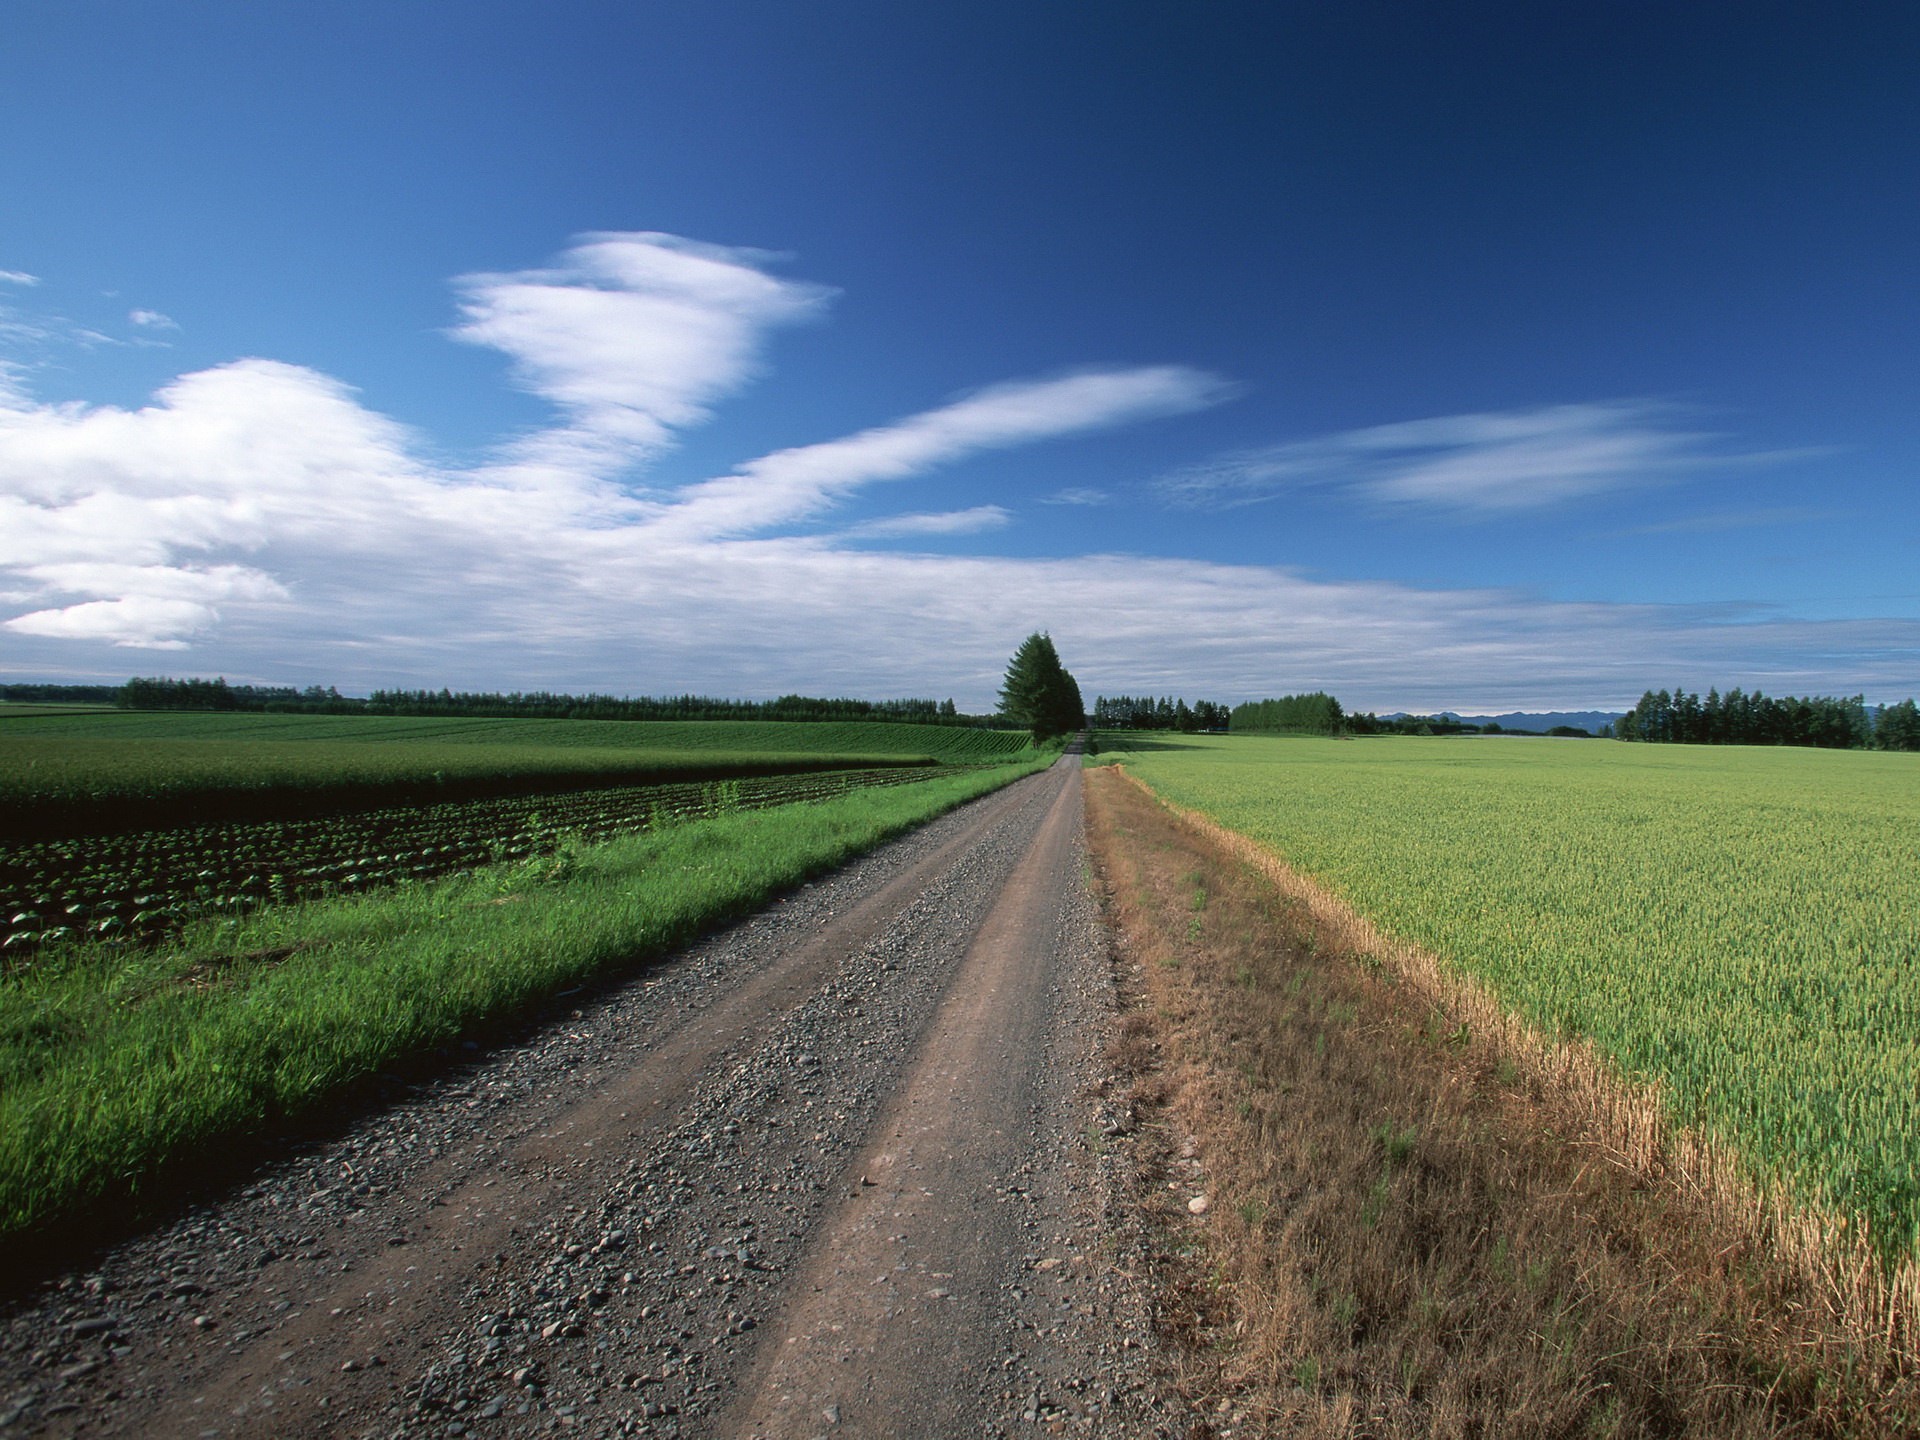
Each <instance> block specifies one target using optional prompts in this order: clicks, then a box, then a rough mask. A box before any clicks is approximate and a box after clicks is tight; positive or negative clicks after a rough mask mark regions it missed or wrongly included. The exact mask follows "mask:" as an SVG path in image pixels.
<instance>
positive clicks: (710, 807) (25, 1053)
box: [0, 714, 1055, 1240]
mask: <svg viewBox="0 0 1920 1440" xmlns="http://www.w3.org/2000/svg"><path fill="white" fill-rule="evenodd" d="M239 719H240V723H239V725H237V726H236V725H235V724H234V721H235V717H231V716H198V715H188V716H138V715H136V716H118V715H110V714H107V715H98V716H87V717H80V724H81V726H82V727H84V728H85V729H87V730H89V731H91V732H93V733H81V731H80V730H79V729H75V730H72V731H69V730H67V729H64V728H62V727H64V726H65V725H66V724H67V723H68V722H67V721H66V720H55V721H52V722H49V724H50V727H51V728H53V730H54V731H55V733H53V734H26V733H23V732H15V731H13V730H4V731H0V765H4V767H5V775H6V784H7V787H8V788H7V796H8V799H9V801H10V802H12V803H14V805H15V807H16V808H15V810H14V812H13V816H14V818H15V820H16V821H17V822H21V825H23V826H26V827H29V828H30V823H31V821H32V819H33V817H34V816H35V814H36V799H35V796H36V786H39V787H41V788H40V790H39V791H38V792H37V793H39V794H42V795H44V794H46V793H49V792H53V793H58V794H61V795H67V796H74V795H78V796H80V797H81V798H83V799H90V800H93V801H96V802H99V803H101V804H102V805H103V807H104V808H103V813H105V814H107V815H109V816H111V815H113V814H116V813H119V807H121V806H123V805H124V806H125V807H126V808H127V809H130V810H132V811H133V812H134V813H135V814H137V815H140V816H142V817H151V816H153V815H156V814H163V813H171V814H174V815H176V816H178V817H180V818H182V819H191V818H192V817H194V816H195V815H197V814H199V813H201V812H203V811H205V810H214V811H216V812H217V811H219V809H220V808H221V806H222V805H223V804H224V803H226V802H228V801H231V800H233V799H234V797H236V796H238V797H240V798H241V799H243V800H246V801H247V802H249V804H250V805H252V806H255V807H257V808H258V809H264V810H265V811H266V812H267V813H268V814H269V815H271V816H273V817H274V818H270V819H260V820H255V821H249V822H247V823H236V822H228V821H221V822H213V823H206V824H198V825H195V824H176V825H173V826H166V827H159V828H142V827H138V826H124V825H123V826H120V827H113V826H108V827H106V828H104V829H103V830H102V831H100V832H98V833H95V834H91V835H81V836H77V837H76V836H72V835H67V834H61V833H58V827H55V828H56V833H55V834H54V835H52V836H43V837H39V838H29V839H24V840H16V841H14V842H12V843H9V844H0V885H5V886H6V887H8V888H7V890H6V894H7V895H8V897H9V898H10V899H11V898H12V897H14V896H16V895H17V896H21V897H24V898H21V899H19V900H18V901H17V903H19V904H20V905H21V906H22V907H23V908H21V909H19V910H12V911H10V912H9V914H8V916H7V917H5V918H6V919H9V920H12V921H13V922H14V923H15V926H16V928H15V929H14V931H13V935H14V936H17V937H19V939H18V942H17V943H16V944H14V945H12V946H11V947H10V948H9V951H8V955H7V960H6V963H5V965H4V966H0V1112H4V1113H0V1152H4V1153H0V1176H4V1182H0V1240H4V1239H5V1238H7V1237H8V1236H11V1235H14V1234H17V1233H18V1232H21V1231H25V1230H31V1229H34V1228H36V1227H42V1226H46V1225H50V1224H57V1223H59V1222H60V1221H61V1220H62V1218H63V1217H65V1216H69V1215H71V1214H74V1213H77V1211H80V1210H84V1209H85V1208H86V1207H87V1206H89V1205H92V1204H95V1203H98V1202H100V1201H102V1200H104V1199H106V1198H108V1197H110V1196H114V1195H121V1196H124V1195H125V1194H127V1193H130V1192H133V1191H138V1190H140V1189H141V1188H142V1187H143V1186H145V1185H148V1184H150V1183H151V1182H152V1180H153V1177H154V1176H155V1175H157V1174H159V1173H161V1172H163V1171H165V1170H166V1169H167V1168H168V1167H169V1166H172V1165H176V1164H178V1163H179V1162H180V1160H181V1158H182V1157H183V1156H185V1155H187V1154H190V1153H194V1152H196V1151H202V1152H204V1150H205V1149H206V1147H209V1146H216V1145H219V1144H221V1143H224V1142H225V1141H227V1140H230V1139H231V1138H233V1137H235V1136H237V1135H244V1134H256V1135H257V1134H259V1133H262V1132H263V1131H265V1130H270V1129H271V1128H272V1127H273V1126H274V1125H276V1124H278V1123H281V1121H283V1120H284V1119H285V1118H286V1117H288V1116H292V1115H297V1114H300V1113H304V1112H306V1111H308V1110H311V1109H312V1108H313V1107H314V1106H316V1105H318V1104H320V1103H322V1102H323V1101H324V1100H325V1099H326V1098H327V1097H329V1096H331V1095H334V1094H337V1093H339V1092H340V1091H341V1090H342V1089H344V1088H348V1087H351V1086H353V1085H355V1084H358V1083H360V1082H362V1081H364V1079H365V1078H366V1077H367V1076H368V1075H370V1074H372V1073H373V1072H375V1071H377V1070H378V1069H379V1068H380V1067H381V1066H383V1065H388V1064H393V1063H396V1062H398V1061H401V1060H404V1059H406V1058H407V1057H409V1056H416V1055H418V1054H419V1053H420V1052H422V1051H423V1050H431V1049H433V1048H434V1047H437V1046H444V1045H446V1044H447V1043H448V1042H449V1040H450V1039H451V1038H453V1037H455V1036H457V1035H459V1034H461V1033H463V1032H465V1031H468V1030H471V1029H472V1028H473V1027H476V1026H485V1025H491V1024H496V1023H500V1022H502V1021H503V1020H504V1019H507V1018H510V1017H512V1016H514V1015H515V1014H518V1013H521V1012H524V1011H525V1010H526V1009H527V1007H529V1006H531V1005H535V1004H538V1003H540V1002H541V1000H542V999H543V998H544V997H545V996H547V995H550V994H551V993H552V992H553V991H555V990H557V989H560V988H563V987H565V986H567V985H575V986H578V985H581V984H584V983H587V982H589V981H592V980H594V979H596V978H600V977H604V976H608V975H612V974H618V973H625V972H628V971H630V970H631V969H633V968H634V967H636V966H638V965H640V964H643V963H644V962H645V961H646V960H647V959H649V958H650V957H653V956H657V955H659V954H661V953H662V952H664V951H665V950H667V949H669V948H670V947H672V946H673V945H676V944H679V943H683V942H685V941H686V940H688V939H690V938H691V937H692V936H694V935H696V934H697V933H699V932H700V931H701V930H702V929H703V928H705V927H708V926H711V925H713V924H715V923H718V922H720V921H723V920H725V919H728V918H731V917H733V916H735V915H738V914H740V913H742V912H743V911H746V910H749V909H751V908H753V907H754V906H756V905H758V904H761V903H764V902H765V901H766V900H768V899H769V898H771V897H772V896H773V895H775V894H777V893H779V892H780V891H782V890H784V889H787V888H789V887H791V886H793V885H795V884H798V883H799V882H801V881H803V880H805V879H807V878H809V877H811V876H813V875H816V874H819V873H821V872H822V871H824V870H827V869H830V868H832V867H833V866H835V865H837V864H840V863H843V862H844V861H845V860H847V859H848V858H850V857H851V856H854V855H857V854H860V853H863V852H864V851H865V850H867V849H870V848H872V847H873V846H874V845H877V844H879V843H881V842H882V841H884V840H886V839H888V838H890V837H892V836H894V835H896V834H898V833H900V832H901V831H903V830H905V829H908V828H911V827H913V826H915V825H917V824H919V823H921V822H922V821H924V820H926V819H928V818H931V817H932V816H935V815H939V814H942V813H944V812H945V811H946V810H948V809H950V808H952V807H953V806H955V805H958V804H961V803H964V802H965V801H966V800H968V799H971V798H973V797H976V796H979V795H982V794H985V793H987V792H988V791H991V790H994V789H997V788H999V787H1000V786H1003V785H1005V784H1007V783H1009V782H1010V781H1012V780H1014V779H1017V778H1019V777H1020V776H1022V775H1025V774H1030V773H1032V772H1033V771H1034V770H1036V769H1040V768H1043V767H1045V766H1047V765H1048V764H1050V763H1051V762H1052V761H1053V759H1054V758H1055V757H1054V754H1053V752H1051V751H1046V750H1035V749H1033V748H1031V747H1029V746H1027V745H1026V743H1025V736H1024V735H1019V734H1008V733H1006V732H972V731H964V730H948V729H945V728H942V727H933V726H926V727H921V726H908V725H889V724H845V725H817V726H809V725H802V724H787V723H781V724H741V723H728V722H719V723H714V724H691V723H689V724H685V725H680V724H672V725H653V724H649V723H647V722H626V723H619V724H612V725H607V726H604V727H601V726H593V725H591V724H590V723H581V722H538V721H535V722H477V723H476V722H464V723H463V722H459V721H453V722H448V721H429V722H424V723H423V722H413V721H401V722H384V721H378V720H376V721H373V722H367V721H365V720H362V719H358V718H355V719H352V720H349V721H345V722H341V721H331V720H326V719H322V720H320V721H318V722H315V721H313V720H310V719H309V718H308V717H285V718H284V720H283V717H273V716H268V717H254V716H248V717H239ZM263 721H264V722H266V723H262V722H263ZM128 722H131V723H128ZM274 722H281V723H278V724H276V723H274ZM15 723H18V724H20V725H22V726H23V727H26V726H32V725H36V724H39V723H40V722H38V721H31V720H28V721H20V722H15ZM406 729H417V730H418V734H417V735H416V737H415V738H413V739H402V738H398V735H397V732H401V731H403V730H406ZM100 730H119V731H121V732H122V733H120V734H119V736H118V738H114V737H110V736H102V735H101V734H99V733H98V732H99V731H100ZM608 732H614V733H608ZM267 734H271V735H273V736H274V738H270V739H269V738H260V737H262V736H263V735H267ZM503 737H505V739H504V740H503ZM621 737H624V738H625V739H626V742H627V746H628V748H626V749H622V750H616V749H614V748H613V747H612V746H610V745H609V744H608V741H609V740H610V739H614V738H621ZM508 742H511V743H508ZM808 747H811V748H808ZM930 751H932V752H941V753H940V754H939V755H938V756H936V754H934V753H929V752H930ZM53 753H59V754H64V755H65V756H66V763H65V765H64V768H61V767H53V766H49V767H45V768H44V769H43V768H42V767H40V766H38V765H37V764H36V763H35V762H36V761H38V760H41V759H44V758H45V757H46V755H48V754H53ZM610 754H611V755H616V756H621V757H625V758H626V759H628V760H636V758H637V774H638V775H639V776H640V777H641V778H643V779H653V780H655V781H666V780H668V778H669V777H672V783H651V784H640V785H631V784H630V785H626V786H613V787H607V786H602V787H597V788H583V787H581V786H580V785H579V783H578V781H579V779H580V776H581V775H582V774H583V773H585V772H583V771H580V770H575V769H570V768H568V766H567V765H566V763H565V760H566V758H567V757H569V756H586V757H589V770H591V768H592V767H593V766H597V765H599V764H600V763H601V757H604V756H607V755H610ZM183 756H186V757H189V758H187V759H186V760H184V761H183V759H182V757H183ZM556 756H557V757H559V760H558V761H556V759H555V757H556ZM88 757H94V758H96V759H98V760H99V761H100V763H99V764H98V765H97V766H96V767H95V768H94V770H93V771H92V772H91V774H89V772H88V770H87V766H86V764H85V762H86V760H87V759H88ZM502 757H504V758H505V759H506V760H508V761H509V762H510V763H511V765H512V766H517V767H519V768H517V769H513V770H511V771H510V772H509V773H510V774H513V775H521V776H525V775H539V776H542V777H544V778H545V779H546V780H548V781H553V780H562V781H564V780H568V779H571V780H573V781H574V782H575V783H574V784H573V786H572V787H571V788H568V789H566V790H564V791H556V792H553V793H537V794H531V795H527V794H519V795H515V794H511V793H509V794H506V795H496V796H492V797H490V798H482V799H475V800H462V801H450V802H446V803H440V804H431V805H417V804H415V805H410V804H407V803H405V799H406V796H407V795H408V794H409V793H410V787H412V786H414V785H415V784H417V783H419V782H420V780H421V778H422V777H423V776H426V777H431V776H432V774H433V770H434V768H435V767H442V766H456V765H464V766H465V767H466V769H465V770H464V772H463V773H464V774H466V775H467V776H468V777H470V778H472V779H473V780H474V781H475V782H476V783H481V782H486V781H489V780H493V781H497V780H498V779H499V778H500V772H498V771H492V772H490V771H489V770H488V768H487V767H488V766H489V765H492V764H495V763H496V762H497V761H499V760H500V759H501V758H502ZM941 760H946V761H948V762H949V763H945V764H943V763H940V762H941ZM982 762H987V763H982ZM995 762H997V763H995ZM596 773H597V772H596ZM49 774H51V779H49ZM688 775H691V776H694V777H697V778H694V779H684V778H681V777H685V776H688ZM343 776H344V777H345V778H346V779H347V780H348V781H350V782H352V784H351V785H347V786H343V785H342V783H341V781H342V777H343ZM254 782H259V783H254ZM356 785H357V786H358V787H360V788H359V789H354V788H353V786H356ZM250 787H251V788H250ZM429 793H431V792H429ZM350 794H361V795H375V796H382V797H384V798H385V799H386V800H387V802H388V803H387V804H385V805H382V806H378V807H375V808H371V809H347V808H338V809H333V810H331V812H330V811H329V808H328V807H329V806H331V805H333V804H335V803H336V802H338V801H340V800H341V798H342V797H343V796H344V795H350ZM102 796H105V797H107V799H106V800H101V797H102ZM155 797H159V798H158V799H156V798H155ZM316 798H317V799H319V800H322V801H324V802H325V803H323V804H320V805H317V806H315V807H312V808H313V809H317V810H318V812H319V813H311V809H310V808H309V806H308V805H307V804H306V803H305V802H309V801H313V800H316ZM51 808H54V809H55V813H56V814H58V815H59V816H60V818H61V820H62V821H64V822H70V821H71V820H72V817H73V814H74V813H75V811H74V810H73V809H71V808H69V809H67V810H65V811H60V810H58V809H57V807H51ZM17 828H19V827H17ZM362 892H370V893H362ZM135 941H140V942H150V943H141V944H136V943H131V942H135ZM151 942H158V943H151Z"/></svg>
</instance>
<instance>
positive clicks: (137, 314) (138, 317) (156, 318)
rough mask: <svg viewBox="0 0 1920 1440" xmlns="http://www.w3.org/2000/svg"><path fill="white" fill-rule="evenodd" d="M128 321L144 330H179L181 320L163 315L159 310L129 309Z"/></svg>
mask: <svg viewBox="0 0 1920 1440" xmlns="http://www.w3.org/2000/svg"><path fill="white" fill-rule="evenodd" d="M127 323H128V324H130V325H137V326H139V327H140V328H141V329H143V330H178V329H179V328H180V325H179V322H178V321H176V320H174V319H173V318H172V317H171V316H167V315H162V314H161V313H160V312H159V311H158V310H129V311H128V312H127Z"/></svg>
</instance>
